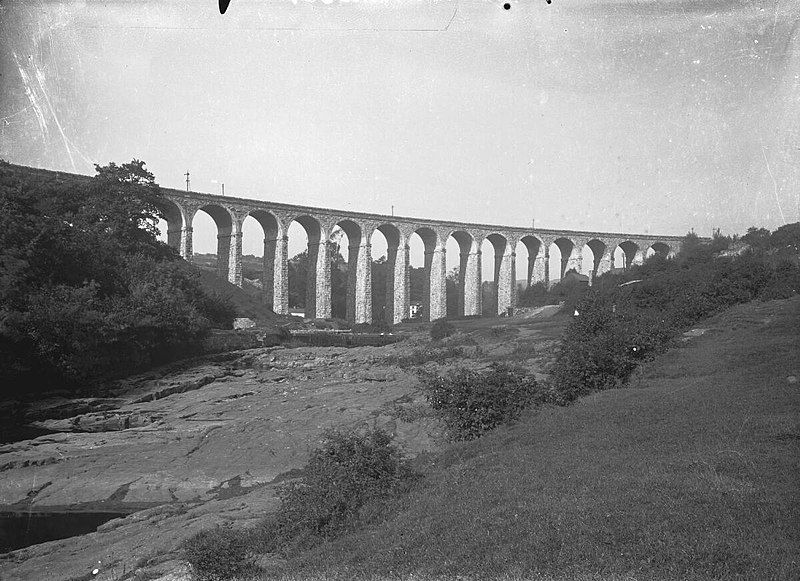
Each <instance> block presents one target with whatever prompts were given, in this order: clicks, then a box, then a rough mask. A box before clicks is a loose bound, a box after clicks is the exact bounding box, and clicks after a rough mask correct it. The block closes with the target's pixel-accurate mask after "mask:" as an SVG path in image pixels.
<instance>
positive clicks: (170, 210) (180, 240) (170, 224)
mask: <svg viewBox="0 0 800 581" xmlns="http://www.w3.org/2000/svg"><path fill="white" fill-rule="evenodd" d="M156 207H157V208H158V211H159V212H161V216H162V217H163V219H164V222H165V223H166V232H164V234H165V235H166V236H165V238H166V242H167V244H168V245H169V246H171V247H172V248H174V249H175V250H177V251H178V252H180V253H181V256H182V257H184V258H186V244H185V236H186V224H187V220H186V210H185V209H184V208H183V206H181V204H179V203H178V202H176V201H175V200H170V199H169V198H162V199H161V200H160V201H159V202H157V204H156Z"/></svg>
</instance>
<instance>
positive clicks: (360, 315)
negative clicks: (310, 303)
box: [330, 218, 372, 323]
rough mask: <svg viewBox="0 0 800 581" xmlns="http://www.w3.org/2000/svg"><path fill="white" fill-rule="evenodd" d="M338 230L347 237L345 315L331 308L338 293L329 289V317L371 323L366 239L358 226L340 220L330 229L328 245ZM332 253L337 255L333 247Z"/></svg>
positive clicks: (370, 261)
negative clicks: (342, 317) (331, 315)
mask: <svg viewBox="0 0 800 581" xmlns="http://www.w3.org/2000/svg"><path fill="white" fill-rule="evenodd" d="M337 227H338V228H340V229H341V231H342V232H344V234H345V236H347V283H346V289H345V293H346V296H345V309H344V313H339V312H338V310H337V309H335V308H334V306H335V301H336V300H337V298H338V297H337V296H336V294H337V289H334V288H333V287H332V288H331V314H333V315H334V316H344V318H345V319H346V320H347V321H348V322H350V323H369V322H372V294H371V293H372V285H371V279H372V276H371V275H372V258H371V253H370V245H369V239H368V238H366V237H365V236H364V233H363V228H362V226H361V225H360V224H358V223H357V222H355V221H354V220H352V219H350V218H343V219H341V220H339V221H338V222H336V224H334V227H333V228H332V229H331V240H330V241H331V243H333V232H334V229H335V228H337ZM331 252H333V253H335V252H337V249H336V248H334V247H333V244H332V245H331ZM331 276H333V273H332V274H331ZM367 303H369V304H367Z"/></svg>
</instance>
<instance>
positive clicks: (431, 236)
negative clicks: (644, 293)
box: [162, 188, 682, 323]
mask: <svg viewBox="0 0 800 581" xmlns="http://www.w3.org/2000/svg"><path fill="white" fill-rule="evenodd" d="M162 192H163V193H164V194H165V197H166V199H167V200H168V202H167V204H166V205H165V207H164V208H162V211H163V213H164V216H165V218H166V221H167V231H168V232H167V240H168V243H169V244H170V245H171V246H173V247H175V248H177V249H179V250H180V253H181V256H183V257H184V258H185V259H187V260H190V259H191V257H192V227H191V224H192V221H193V219H194V216H195V214H197V212H199V211H201V210H202V211H204V212H206V213H207V214H208V215H210V216H211V218H213V220H214V222H215V223H216V226H217V233H218V236H217V263H218V270H219V275H220V276H222V277H224V278H227V279H228V280H229V281H230V282H231V283H233V284H236V285H239V286H241V285H242V223H243V222H244V220H245V218H247V217H248V216H251V217H253V218H254V219H255V220H256V221H257V222H258V223H259V224H260V225H261V228H262V229H263V232H264V264H263V276H262V281H263V285H264V300H265V302H266V303H267V304H268V305H270V306H271V307H272V309H273V310H274V311H275V312H276V313H279V314H286V313H288V312H289V292H288V288H289V285H288V259H289V257H288V235H287V232H288V228H289V225H290V224H291V223H292V222H297V223H299V224H300V225H301V226H302V227H303V228H304V229H305V232H306V234H307V236H308V259H309V263H308V280H307V285H306V292H307V295H306V316H307V317H317V318H324V317H329V316H330V315H331V280H330V268H329V259H330V253H331V251H332V247H333V245H332V243H331V241H330V240H331V234H332V232H333V229H334V228H335V227H336V226H338V227H339V228H341V229H342V230H343V231H344V232H345V234H346V235H347V239H348V265H349V268H348V276H349V279H348V296H347V302H346V304H347V318H348V320H350V321H351V322H354V323H370V322H372V281H371V276H372V266H371V265H372V249H371V245H370V240H371V239H372V235H373V233H374V232H375V231H376V230H377V231H379V232H381V233H382V234H383V236H384V237H385V238H386V242H387V246H388V249H387V257H386V260H387V268H388V269H389V271H388V272H389V273H393V274H391V275H390V276H388V277H387V285H386V286H387V289H386V305H387V307H386V308H387V312H388V313H392V320H393V321H394V322H395V323H397V322H400V321H401V320H402V319H404V318H406V317H408V316H409V302H410V300H409V299H410V284H409V280H410V279H409V268H410V267H409V239H410V237H411V236H412V235H413V234H417V235H419V237H420V238H421V239H422V242H423V244H424V247H425V281H426V282H425V286H424V290H423V295H424V299H423V305H422V311H423V312H422V314H423V317H424V318H426V319H430V320H434V319H438V318H441V317H444V316H445V315H446V314H447V301H446V298H447V297H446V285H445V279H446V275H447V272H446V244H447V240H448V239H449V238H450V237H452V238H453V239H454V240H455V241H456V242H457V243H458V248H459V269H458V272H459V280H458V285H457V290H458V311H459V314H460V315H480V314H484V313H487V310H489V309H491V311H492V313H490V314H497V313H502V312H505V311H506V310H507V309H508V308H509V307H513V306H514V305H515V303H516V296H517V293H516V285H517V273H516V253H515V251H516V248H517V244H518V243H522V244H524V245H525V247H526V249H527V251H528V264H527V273H526V276H525V280H526V281H527V284H528V285H531V284H534V283H536V282H540V281H543V282H545V283H546V284H549V282H550V281H549V273H550V248H551V245H553V244H555V245H556V246H557V247H558V249H559V251H560V254H561V264H560V268H559V272H560V277H561V276H563V275H564V273H565V272H567V271H568V270H575V271H577V272H578V273H582V274H586V275H588V276H589V278H590V280H592V279H593V278H594V277H595V276H597V275H599V274H602V273H604V272H606V271H608V270H610V269H611V268H612V267H613V266H614V251H615V250H616V249H617V248H620V249H621V250H622V253H623V256H624V264H622V265H620V266H622V267H625V268H627V267H629V266H630V265H631V264H638V263H641V262H642V261H643V260H644V258H645V255H646V254H647V252H648V251H649V250H650V249H652V251H654V252H656V253H660V254H664V255H671V254H673V253H674V252H676V251H677V250H678V247H679V245H680V241H681V239H682V237H680V236H654V235H643V234H625V233H620V232H611V233H609V232H587V231H575V230H552V229H541V228H519V227H512V226H497V225H491V224H478V223H468V222H451V221H446V220H428V219H424V218H410V217H401V216H385V215H381V214H368V213H362V212H351V211H344V210H334V209H329V208H313V207H309V206H297V205H292V204H281V203H275V202H268V201H261V200H250V199H245V198H236V197H229V196H218V195H213V194H205V193H198V192H188V191H187V192H185V191H181V190H173V189H167V188H162ZM486 240H488V241H489V242H490V243H491V247H492V249H493V251H494V280H493V281H491V282H493V283H494V284H495V288H496V291H497V303H496V304H492V305H491V306H489V305H482V304H481V302H482V300H481V296H482V293H481V285H482V283H483V281H482V270H483V269H482V266H481V246H482V244H483V242H484V241H486ZM585 247H588V248H589V249H591V252H592V256H593V257H594V260H593V261H592V263H591V264H584V260H583V250H584V248H585Z"/></svg>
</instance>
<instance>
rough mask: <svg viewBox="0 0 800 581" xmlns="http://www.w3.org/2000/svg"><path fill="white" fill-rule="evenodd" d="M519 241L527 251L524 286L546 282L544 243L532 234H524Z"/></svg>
mask: <svg viewBox="0 0 800 581" xmlns="http://www.w3.org/2000/svg"><path fill="white" fill-rule="evenodd" d="M519 241H520V242H521V243H522V244H523V245H525V249H526V250H527V251H528V264H527V270H526V276H525V286H526V287H530V286H531V285H532V284H536V283H537V282H545V284H546V279H547V276H546V274H545V264H546V263H545V256H544V250H545V245H544V243H543V242H542V240H540V239H539V238H537V237H536V236H534V235H532V234H526V235H525V236H523V237H522V238H520V239H519Z"/></svg>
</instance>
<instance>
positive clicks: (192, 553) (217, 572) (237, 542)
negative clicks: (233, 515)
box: [181, 526, 258, 581]
mask: <svg viewBox="0 0 800 581" xmlns="http://www.w3.org/2000/svg"><path fill="white" fill-rule="evenodd" d="M181 549H182V552H183V557H184V559H186V561H188V562H189V565H190V566H191V567H192V572H193V574H194V577H195V578H196V579H197V580H198V581H224V580H225V579H231V578H233V577H236V576H246V575H254V574H255V573H256V572H257V571H258V568H257V567H256V565H255V564H254V563H253V560H252V557H251V555H250V554H249V552H250V551H249V546H248V539H247V536H245V535H244V534H242V533H241V532H237V531H234V530H233V529H232V528H231V527H230V526H217V527H215V528H213V529H208V530H204V531H200V532H199V533H197V534H196V535H194V536H192V537H189V538H188V539H186V540H185V541H184V542H183V544H182V546H181Z"/></svg>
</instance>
